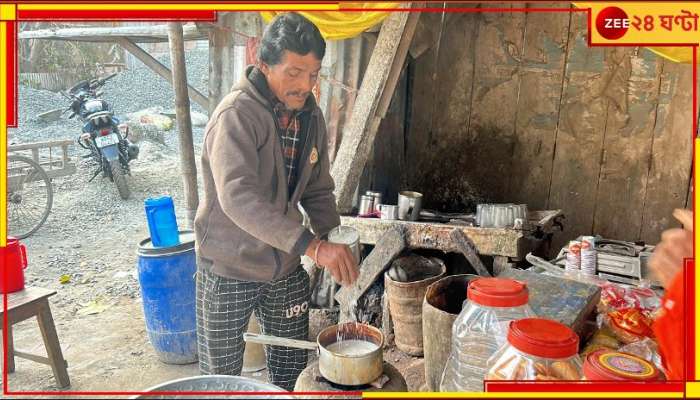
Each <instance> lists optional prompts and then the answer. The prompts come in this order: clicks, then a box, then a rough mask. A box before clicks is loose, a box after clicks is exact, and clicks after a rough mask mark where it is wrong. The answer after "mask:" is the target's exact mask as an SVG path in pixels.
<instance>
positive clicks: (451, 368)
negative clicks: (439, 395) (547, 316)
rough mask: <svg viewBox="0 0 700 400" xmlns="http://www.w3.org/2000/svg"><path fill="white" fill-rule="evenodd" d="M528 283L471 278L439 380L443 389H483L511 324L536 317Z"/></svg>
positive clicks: (443, 390)
mask: <svg viewBox="0 0 700 400" xmlns="http://www.w3.org/2000/svg"><path fill="white" fill-rule="evenodd" d="M527 302H528V290H527V286H526V285H525V284H524V283H522V282H518V281H515V280H512V279H504V278H479V279H475V280H473V281H471V282H470V283H469V287H468V289H467V300H466V301H465V302H464V305H463V307H462V312H461V313H460V314H459V316H458V317H457V319H456V320H455V322H454V324H453V325H452V350H451V352H450V356H449V358H448V360H447V363H446V365H445V371H444V372H443V375H442V380H441V382H440V391H442V392H481V391H483V390H484V375H485V374H486V368H487V364H486V362H487V361H488V359H489V358H490V357H491V356H492V355H493V354H494V353H495V352H496V351H497V350H498V348H499V347H501V345H502V344H503V343H505V338H506V333H507V331H508V324H509V323H510V322H511V321H513V320H518V319H522V318H527V317H532V316H534V315H535V314H534V312H533V311H532V309H531V308H530V307H529V306H528V304H527Z"/></svg>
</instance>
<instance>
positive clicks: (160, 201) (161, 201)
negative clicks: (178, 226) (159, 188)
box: [144, 196, 173, 206]
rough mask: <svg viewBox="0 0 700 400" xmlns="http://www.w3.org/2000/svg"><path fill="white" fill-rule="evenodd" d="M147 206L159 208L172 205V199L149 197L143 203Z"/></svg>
mask: <svg viewBox="0 0 700 400" xmlns="http://www.w3.org/2000/svg"><path fill="white" fill-rule="evenodd" d="M144 204H145V205H147V206H161V205H171V204H173V198H172V197H170V196H161V197H151V198H149V199H146V200H145V201H144Z"/></svg>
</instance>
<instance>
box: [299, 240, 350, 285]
mask: <svg viewBox="0 0 700 400" xmlns="http://www.w3.org/2000/svg"><path fill="white" fill-rule="evenodd" d="M319 246H320V247H319ZM317 249H318V251H317ZM306 255H307V256H309V257H311V259H313V260H314V261H315V262H316V264H318V265H321V266H323V267H325V268H327V269H328V270H329V271H330V272H331V275H333V279H335V281H336V282H338V283H340V284H341V285H351V284H353V283H355V280H357V276H358V275H359V272H358V268H357V260H355V256H353V254H352V252H351V251H350V247H348V246H346V245H344V244H336V243H329V242H324V241H320V240H316V239H314V240H313V241H312V242H311V244H310V245H309V248H308V249H307V250H306Z"/></svg>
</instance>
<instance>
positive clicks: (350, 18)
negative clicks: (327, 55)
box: [260, 2, 401, 40]
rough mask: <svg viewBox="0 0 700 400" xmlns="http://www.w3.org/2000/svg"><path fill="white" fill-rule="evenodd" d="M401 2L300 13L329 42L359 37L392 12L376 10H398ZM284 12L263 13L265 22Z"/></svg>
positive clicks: (355, 5)
mask: <svg viewBox="0 0 700 400" xmlns="http://www.w3.org/2000/svg"><path fill="white" fill-rule="evenodd" d="M400 4H401V3H400V2H393V3H382V2H379V3H341V7H342V8H353V9H357V8H362V9H364V10H367V11H364V12H360V11H342V8H341V10H340V11H299V14H301V15H303V16H305V17H306V18H308V19H309V20H310V21H311V22H313V23H314V24H315V25H316V26H317V27H318V29H319V30H320V31H321V34H322V35H323V37H324V38H326V39H329V40H339V39H348V38H352V37H355V36H357V35H359V34H360V33H362V32H364V31H366V30H367V29H369V28H371V27H373V26H374V25H376V24H378V23H380V22H382V21H383V20H384V18H386V17H387V16H388V15H389V13H390V11H375V10H376V9H387V8H397V7H399V5H400ZM280 13H284V11H262V12H261V13H260V14H262V17H263V19H264V20H265V22H270V20H271V19H272V18H274V16H275V15H277V14H280Z"/></svg>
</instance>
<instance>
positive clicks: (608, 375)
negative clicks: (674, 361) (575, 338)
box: [583, 350, 661, 381]
mask: <svg viewBox="0 0 700 400" xmlns="http://www.w3.org/2000/svg"><path fill="white" fill-rule="evenodd" d="M583 375H584V376H585V378H586V380H588V381H658V380H661V372H660V371H659V369H658V368H656V366H655V365H654V364H652V363H650V362H649V361H647V360H645V359H643V358H640V357H637V356H635V355H632V354H628V353H622V352H619V351H612V350H597V351H594V352H592V353H591V354H589V355H588V356H587V357H586V360H585V361H584V363H583Z"/></svg>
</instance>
